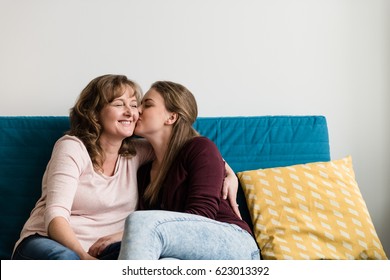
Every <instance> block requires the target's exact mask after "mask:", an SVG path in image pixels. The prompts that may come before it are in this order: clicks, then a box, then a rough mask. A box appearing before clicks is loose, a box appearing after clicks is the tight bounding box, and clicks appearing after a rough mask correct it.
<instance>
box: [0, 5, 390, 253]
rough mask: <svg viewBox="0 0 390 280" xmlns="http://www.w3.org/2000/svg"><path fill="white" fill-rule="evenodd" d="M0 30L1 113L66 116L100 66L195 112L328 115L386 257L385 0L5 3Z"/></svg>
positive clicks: (388, 98)
mask: <svg viewBox="0 0 390 280" xmlns="http://www.w3.org/2000/svg"><path fill="white" fill-rule="evenodd" d="M0 36H1V37H0V40H1V43H0V95H1V97H2V101H1V103H0V115H67V114H68V110H69V108H70V107H71V106H72V105H73V102H74V101H75V99H76V97H77V95H78V94H79V92H80V91H81V89H82V88H83V87H84V86H85V85H86V83H87V82H89V80H91V79H92V78H94V77H95V76H98V75H101V74H105V73H121V74H126V75H127V76H129V77H131V78H133V79H135V80H136V81H138V82H139V83H140V84H141V85H142V87H143V88H144V90H146V89H147V88H148V87H149V85H150V84H151V83H152V82H153V81H155V80H159V79H169V80H174V81H177V82H180V83H183V84H185V85H187V86H188V87H189V88H190V90H192V91H193V92H194V94H195V95H196V97H197V100H198V103H199V107H200V115H201V116H235V115H278V114H282V115H289V114H291V115H308V114H321V115H325V116H326V117H327V119H328V125H329V133H330V144H331V152H332V158H334V159H337V158H341V157H343V156H345V155H349V154H350V155H352V157H353V160H354V168H355V172H356V176H357V181H358V183H359V186H360V188H361V191H362V194H363V196H364V198H365V200H366V203H367V206H368V208H369V211H370V213H371V216H372V219H373V221H374V224H375V227H376V229H377V232H378V234H379V237H380V239H381V241H382V243H383V245H384V247H385V250H386V251H387V254H388V255H390V223H389V218H388V217H389V216H390V203H389V198H390V172H389V171H388V170H389V169H390V159H389V158H390V157H389V156H390V149H389V143H390V125H389V120H390V112H389V110H387V107H388V106H389V104H390V79H389V78H390V1H387V0H316V1H314V0H296V1H290V0H272V1H266V0H241V1H238V0H237V1H234V0H214V1H208V0H189V1H183V0H165V1H159V0H143V1H134V0H67V1H60V0H35V1H30V0H0Z"/></svg>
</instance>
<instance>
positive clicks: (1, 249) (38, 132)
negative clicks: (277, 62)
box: [0, 116, 330, 259]
mask: <svg viewBox="0 0 390 280" xmlns="http://www.w3.org/2000/svg"><path fill="white" fill-rule="evenodd" d="M194 128H195V129H196V130H198V131H199V132H200V133H201V134H202V135H204V136H206V137H208V138H210V139H211V140H213V141H214V142H215V143H216V145H217V146H218V148H219V149H220V151H221V154H222V156H223V157H224V159H225V160H226V161H227V162H228V163H229V165H230V166H231V167H232V168H233V170H234V171H235V172H238V171H244V170H252V169H258V168H267V167H275V166H287V165H292V164H299V163H307V162H314V161H328V160H329V159H330V152H329V140H328V129H327V124H326V119H325V117H323V116H256V117H200V118H198V119H197V121H196V123H195V124H194ZM68 129H69V118H68V117H55V116H39V117H22V116H16V117H0V158H1V159H2V160H1V161H0V205H1V211H0V225H1V231H0V259H9V258H10V257H11V253H12V250H13V246H14V244H15V242H16V241H17V239H18V238H19V234H20V231H21V229H22V227H23V224H24V223H25V221H26V220H27V218H28V216H29V213H30V211H31V210H32V208H33V207H34V205H35V202H36V201H37V199H38V198H39V196H40V193H41V179H42V176H43V173H44V171H45V168H46V164H47V162H48V161H49V158H50V155H51V150H52V148H53V145H54V143H55V141H56V140H57V139H58V138H60V137H61V136H62V135H63V134H64V133H65V132H66V131H67V130H68ZM238 203H239V204H240V211H241V213H242V216H243V218H244V219H245V220H246V221H247V222H248V223H249V224H251V222H250V217H249V214H248V210H247V207H246V202H245V197H244V195H243V192H242V189H239V193H238Z"/></svg>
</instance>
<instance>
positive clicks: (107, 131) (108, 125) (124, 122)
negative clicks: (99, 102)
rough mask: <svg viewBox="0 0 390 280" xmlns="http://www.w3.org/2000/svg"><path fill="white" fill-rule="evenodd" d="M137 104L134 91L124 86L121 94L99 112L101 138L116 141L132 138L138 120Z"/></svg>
mask: <svg viewBox="0 0 390 280" xmlns="http://www.w3.org/2000/svg"><path fill="white" fill-rule="evenodd" d="M138 117H139V113H138V104H137V99H136V97H135V96H134V90H133V89H132V88H131V87H130V86H128V85H126V86H125V87H124V92H123V94H122V95H121V96H120V97H118V98H115V99H114V100H113V101H112V102H111V103H109V104H107V105H106V106H104V108H103V109H102V111H101V112H100V122H101V125H102V127H103V131H102V134H101V138H105V139H108V140H118V141H122V140H123V139H125V138H127V137H129V136H132V135H133V133H134V128H135V124H136V122H137V120H138Z"/></svg>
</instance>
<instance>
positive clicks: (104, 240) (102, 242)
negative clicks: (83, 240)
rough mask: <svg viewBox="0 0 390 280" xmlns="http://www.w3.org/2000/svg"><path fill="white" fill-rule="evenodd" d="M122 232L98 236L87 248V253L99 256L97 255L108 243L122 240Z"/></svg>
mask: <svg viewBox="0 0 390 280" xmlns="http://www.w3.org/2000/svg"><path fill="white" fill-rule="evenodd" d="M122 236H123V232H122V231H121V232H118V233H115V234H111V235H107V236H103V237H101V238H99V239H98V240H97V241H96V242H95V243H94V244H93V245H92V246H91V247H90V248H89V250H88V254H89V255H91V256H92V257H95V258H97V257H99V255H100V254H101V253H102V252H103V251H104V249H106V248H107V246H108V245H110V244H112V243H115V242H119V241H121V240H122Z"/></svg>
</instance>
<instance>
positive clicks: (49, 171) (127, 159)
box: [13, 75, 237, 260]
mask: <svg viewBox="0 0 390 280" xmlns="http://www.w3.org/2000/svg"><path fill="white" fill-rule="evenodd" d="M141 98H142V92H141V89H140V87H139V86H138V85H137V84H136V83H135V82H133V81H131V80H129V79H127V77H126V76H123V75H104V76H100V77H97V78H95V79H93V80H92V81H91V82H90V83H89V84H88V85H87V86H86V87H85V88H84V90H83V91H82V92H81V94H80V96H79V98H78V100H77V101H76V104H75V106H74V107H73V108H72V109H71V112H70V131H69V132H68V134H67V135H65V136H63V137H62V138H60V139H59V140H58V141H57V142H56V144H55V146H54V148H53V152H52V156H51V159H50V161H49V163H48V165H47V168H46V171H45V174H44V176H43V181H42V195H41V198H40V199H39V200H38V202H37V203H36V205H35V208H34V209H33V210H32V212H31V215H30V217H29V219H28V220H27V222H26V223H25V225H24V227H23V229H22V232H21V235H20V239H19V240H18V241H17V243H16V245H15V249H14V254H13V259H24V260H28V259H44V260H49V259H76V260H77V259H117V257H118V254H119V249H120V241H121V239H122V233H123V226H124V222H125V219H126V217H127V216H128V215H129V214H130V213H131V212H133V211H134V210H135V209H136V207H137V202H138V191H137V178H136V172H137V169H138V167H139V166H140V165H141V164H143V163H145V162H146V161H150V160H151V159H153V158H154V153H153V149H152V147H151V146H150V145H149V144H148V143H147V142H146V141H144V140H134V138H132V137H131V136H132V135H133V132H134V127H135V124H136V122H137V120H138V117H139V113H138V105H139V104H140V101H141ZM227 168H228V171H231V169H230V167H228V166H227ZM230 177H231V179H228V180H226V182H227V183H228V184H230V185H229V186H228V187H229V191H228V192H229V198H230V200H233V201H235V195H236V186H237V184H236V182H235V181H234V179H235V176H234V173H233V172H231V173H230ZM232 178H233V181H232Z"/></svg>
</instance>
